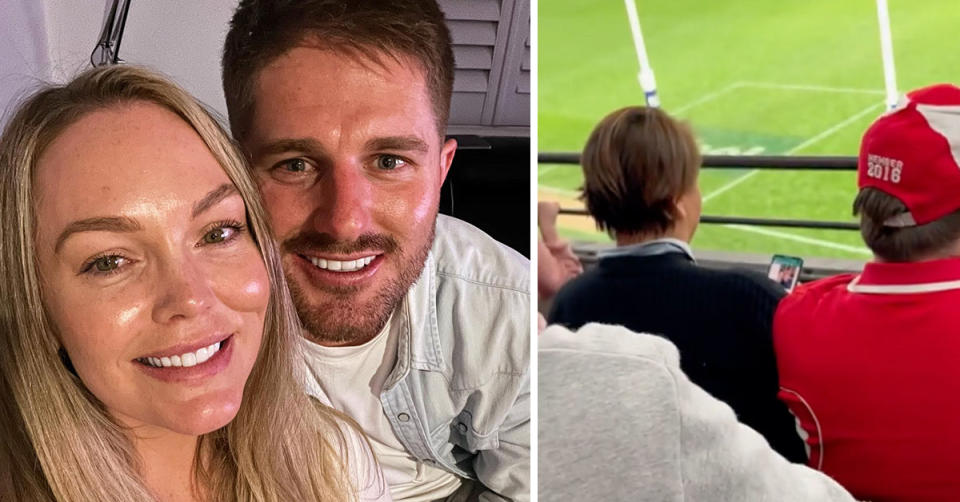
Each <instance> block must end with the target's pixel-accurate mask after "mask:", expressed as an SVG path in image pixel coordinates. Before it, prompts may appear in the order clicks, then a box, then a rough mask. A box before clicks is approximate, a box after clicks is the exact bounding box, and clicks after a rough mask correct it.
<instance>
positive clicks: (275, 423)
mask: <svg viewBox="0 0 960 502" xmlns="http://www.w3.org/2000/svg"><path fill="white" fill-rule="evenodd" d="M132 102H149V103H154V104H157V105H159V106H162V107H164V108H166V109H169V110H170V111H172V112H174V113H176V114H177V115H178V116H180V118H182V119H183V120H184V121H185V122H186V123H187V124H189V125H190V126H191V127H192V128H193V129H194V130H195V131H196V132H197V134H198V135H199V136H200V138H201V139H202V140H203V142H204V143H205V144H206V146H207V148H209V149H210V152H211V153H212V154H213V156H214V157H215V158H216V159H217V161H218V162H219V164H220V165H221V166H222V168H223V170H224V171H225V172H226V174H227V176H229V178H230V180H231V181H232V182H233V183H234V185H236V187H237V190H238V191H239V192H240V194H241V195H242V196H243V199H244V201H245V202H246V209H247V219H248V224H249V228H250V229H251V231H252V234H253V238H254V240H255V242H256V244H257V246H258V247H259V248H260V251H261V255H262V257H263V261H264V263H265V264H266V268H267V273H268V275H269V277H270V286H271V295H270V301H269V306H268V308H267V314H266V320H265V325H264V337H263V343H262V346H261V348H260V353H259V355H258V357H257V360H256V363H255V364H254V367H253V370H252V371H251V374H250V377H249V379H248V380H247V383H246V387H245V389H244V394H243V402H242V404H241V406H240V410H239V412H238V413H237V416H236V418H235V419H234V420H233V421H232V422H231V423H230V424H228V425H226V426H225V427H223V428H221V429H219V430H216V431H213V432H211V433H209V434H206V435H204V436H202V437H201V439H200V441H199V444H198V447H197V455H196V457H195V462H194V473H195V482H196V484H197V486H199V487H202V489H201V492H202V493H201V495H205V496H206V497H208V498H210V499H211V500H215V501H293V500H298V501H299V500H303V501H307V500H310V501H312V500H351V499H352V498H353V493H354V491H355V488H354V487H352V486H351V481H350V476H349V475H348V473H347V465H348V461H347V459H346V454H347V447H346V445H347V442H346V440H345V437H344V434H343V433H342V432H341V428H340V427H342V426H344V425H347V424H348V423H349V422H350V421H349V419H346V418H344V417H343V416H341V415H339V414H337V413H336V412H334V411H333V410H331V409H329V408H327V407H325V406H322V405H318V404H317V403H315V402H313V401H312V400H311V399H310V398H309V397H307V396H306V394H305V393H304V392H303V390H302V386H301V383H302V381H301V380H300V378H301V376H300V374H299V371H300V370H299V369H298V368H299V365H298V362H297V359H296V358H297V357H298V350H299V349H298V347H299V345H298V343H299V336H300V333H299V324H298V321H297V316H296V312H295V311H294V310H293V307H292V304H291V301H290V297H289V293H288V291H287V287H286V283H285V282H284V278H283V272H282V269H281V264H280V258H279V255H278V253H277V251H276V249H275V247H274V245H273V244H272V238H271V235H270V231H269V228H268V226H267V217H266V212H265V211H264V208H263V204H262V202H261V200H260V197H259V195H258V192H257V187H256V185H255V183H254V181H253V179H252V177H251V174H250V172H249V171H248V170H247V167H246V165H245V163H244V160H243V158H242V156H241V155H240V154H239V153H238V149H237V148H236V147H235V145H234V144H233V143H232V142H231V141H230V139H229V137H228V136H227V134H226V133H225V132H224V130H223V129H222V128H221V127H220V125H219V124H218V123H217V121H216V120H214V119H213V118H212V117H211V115H210V114H209V113H208V112H207V111H206V110H204V108H203V107H202V106H201V105H200V104H198V103H197V102H196V101H195V100H194V99H193V98H192V97H191V96H190V95H189V94H187V93H186V92H185V91H183V90H182V89H180V88H179V87H177V86H176V85H175V84H173V83H171V82H169V81H167V80H166V79H164V78H162V77H159V76H157V75H155V74H153V73H151V72H149V71H147V70H144V69H140V68H136V67H131V66H111V67H104V68H98V69H94V70H90V71H87V72H85V73H83V74H81V75H79V76H78V77H76V78H75V79H74V80H73V81H72V82H70V83H68V84H66V85H63V86H52V87H48V88H45V89H42V90H41V91H39V92H37V93H36V94H34V95H33V96H32V97H30V98H29V99H28V100H27V101H26V102H25V103H24V104H23V105H22V106H21V107H20V108H19V110H18V111H17V113H16V114H15V115H13V117H12V118H11V120H10V122H9V124H8V125H7V127H6V130H5V131H4V133H3V135H2V136H0V299H2V301H0V393H2V394H0V397H2V400H0V401H2V402H0V471H4V470H6V471H7V472H6V473H3V472H0V501H2V500H7V499H8V498H9V500H30V501H52V500H57V501H63V502H68V501H69V502H74V501H77V502H80V501H97V502H104V501H117V502H129V501H132V500H138V501H139V500H152V499H153V498H154V497H153V496H152V495H151V494H150V493H149V491H148V490H147V488H146V486H145V485H144V483H143V481H142V479H141V476H140V474H139V473H140V467H139V465H138V457H137V455H136V453H135V451H134V450H133V446H132V443H131V441H130V439H128V436H127V433H126V432H125V431H124V429H123V428H121V427H120V426H119V425H118V424H117V423H116V422H115V421H114V420H113V419H111V417H110V416H109V415H108V413H107V412H106V410H105V409H104V407H103V405H102V404H101V403H100V402H99V401H98V400H97V399H96V397H94V396H93V395H92V394H91V393H90V392H89V391H88V390H87V389H86V388H85V387H84V386H83V383H82V382H81V381H80V380H79V378H77V377H76V376H74V374H73V373H72V372H71V370H70V369H68V367H67V364H66V363H65V361H64V360H62V357H61V355H62V352H58V349H59V347H60V344H59V342H58V341H57V337H56V335H55V329H56V328H55V326H54V325H53V323H52V322H51V320H50V319H49V317H48V316H47V315H46V313H45V309H44V306H43V292H42V289H41V283H40V281H39V272H38V269H37V265H36V251H35V249H34V237H35V231H36V224H37V222H36V220H35V208H34V201H35V187H34V186H33V184H34V179H35V171H36V167H37V161H38V159H39V158H40V156H41V155H42V154H43V152H44V150H45V149H46V148H47V147H48V146H49V145H50V143H51V142H52V141H54V139H55V138H57V136H59V135H60V134H61V133H62V132H63V131H64V129H66V128H67V127H69V126H70V125H71V124H73V123H75V122H76V121H77V120H79V119H80V118H81V117H83V116H84V115H85V114H87V113H90V112H92V111H95V110H100V109H104V108H108V107H113V106H123V105H125V104H129V103H132ZM117 134H123V131H117ZM185 182H187V181H186V180H185ZM145 398H147V397H145ZM347 426H350V425H347Z"/></svg>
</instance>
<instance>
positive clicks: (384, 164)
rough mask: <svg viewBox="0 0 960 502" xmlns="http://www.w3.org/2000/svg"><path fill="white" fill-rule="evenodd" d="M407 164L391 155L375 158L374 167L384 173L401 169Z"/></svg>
mask: <svg viewBox="0 0 960 502" xmlns="http://www.w3.org/2000/svg"><path fill="white" fill-rule="evenodd" d="M406 164H407V162H406V161H405V160H403V159H401V158H400V157H396V156H393V155H381V156H379V157H377V161H376V165H377V169H382V170H384V171H392V170H394V169H396V168H398V167H403V166H405V165H406Z"/></svg>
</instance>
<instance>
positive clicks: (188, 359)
mask: <svg viewBox="0 0 960 502" xmlns="http://www.w3.org/2000/svg"><path fill="white" fill-rule="evenodd" d="M222 343H223V342H217V343H214V344H212V345H210V346H209V347H203V348H201V349H198V350H197V351H196V352H187V353H186V354H180V355H179V356H170V357H141V358H140V359H138V361H140V362H141V363H143V364H146V365H148V366H153V367H154V368H170V367H177V368H179V367H183V368H189V367H191V366H196V365H198V364H203V363H205V362H207V359H210V358H211V357H213V355H214V354H216V353H217V351H218V350H220V345H221V344H222Z"/></svg>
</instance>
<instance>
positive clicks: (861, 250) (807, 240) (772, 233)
mask: <svg viewBox="0 0 960 502" xmlns="http://www.w3.org/2000/svg"><path fill="white" fill-rule="evenodd" d="M724 226H725V227H727V228H733V229H736V230H742V231H744V232H753V233H755V234H760V235H766V236H768V237H778V238H780V239H787V240H791V241H797V242H802V243H804V244H813V245H815V246H822V247H825V248H831V249H839V250H841V251H847V252H849V253H857V254H862V255H866V256H873V253H871V252H870V250H869V249H867V248H865V247H858V246H849V245H847V244H838V243H836V242H833V241H827V240H823V239H815V238H813V237H804V236H802V235H797V234H791V233H787V232H779V231H777V230H770V229H767V228H759V227H750V226H746V225H734V224H730V225H724Z"/></svg>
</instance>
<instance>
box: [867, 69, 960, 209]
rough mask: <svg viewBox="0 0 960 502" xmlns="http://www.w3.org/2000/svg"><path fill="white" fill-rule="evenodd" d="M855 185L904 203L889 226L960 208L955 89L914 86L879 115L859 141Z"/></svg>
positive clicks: (959, 101)
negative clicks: (888, 109) (894, 104)
mask: <svg viewBox="0 0 960 502" xmlns="http://www.w3.org/2000/svg"><path fill="white" fill-rule="evenodd" d="M857 186H859V187H860V188H861V189H862V188H866V187H873V188H876V189H878V190H882V191H883V192H885V193H887V194H889V195H892V196H894V197H896V198H897V199H900V201H901V202H903V203H904V205H906V206H907V209H908V210H909V211H910V213H909V214H903V215H898V216H895V217H893V218H891V219H890V220H887V222H885V224H886V225H888V226H894V227H906V226H913V225H923V224H926V223H930V222H931V221H934V220H936V219H939V218H941V217H943V216H946V215H947V214H950V213H952V212H953V211H956V210H957V209H960V88H957V87H956V86H953V85H950V84H938V85H932V86H930V87H924V88H922V89H917V90H916V91H913V92H910V93H908V94H907V95H906V96H904V97H903V98H901V100H900V102H899V103H897V107H896V108H894V109H893V110H891V111H889V112H887V113H885V114H884V115H882V116H881V117H880V118H878V119H877V120H876V121H875V122H874V123H873V125H871V126H870V128H869V129H867V132H866V133H865V134H864V135H863V141H861V143H860V160H859V162H858V166H857Z"/></svg>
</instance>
